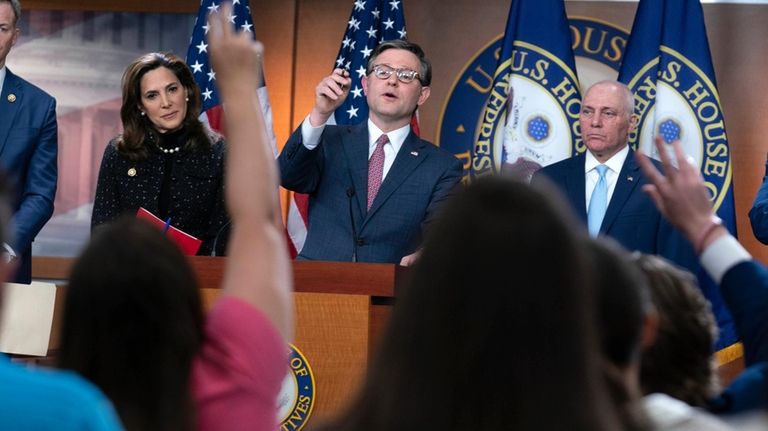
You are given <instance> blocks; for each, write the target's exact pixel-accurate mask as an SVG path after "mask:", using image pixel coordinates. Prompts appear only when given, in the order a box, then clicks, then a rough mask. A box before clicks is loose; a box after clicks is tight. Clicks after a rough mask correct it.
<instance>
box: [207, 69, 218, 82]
mask: <svg viewBox="0 0 768 431" xmlns="http://www.w3.org/2000/svg"><path fill="white" fill-rule="evenodd" d="M208 80H209V81H215V80H216V72H214V71H213V69H211V71H210V72H208Z"/></svg>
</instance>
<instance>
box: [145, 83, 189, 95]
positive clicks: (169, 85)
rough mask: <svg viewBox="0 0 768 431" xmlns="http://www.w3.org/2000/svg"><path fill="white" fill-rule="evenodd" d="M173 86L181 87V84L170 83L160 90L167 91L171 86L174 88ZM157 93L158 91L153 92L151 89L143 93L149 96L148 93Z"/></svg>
mask: <svg viewBox="0 0 768 431" xmlns="http://www.w3.org/2000/svg"><path fill="white" fill-rule="evenodd" d="M174 85H178V86H181V83H180V82H171V83H169V84H167V85H166V86H165V87H163V88H162V90H167V89H168V88H170V87H172V86H174ZM157 91H158V90H155V89H154V88H153V89H151V90H147V91H145V92H144V94H149V93H153V92H155V93H156V92H157Z"/></svg>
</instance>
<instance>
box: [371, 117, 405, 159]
mask: <svg viewBox="0 0 768 431" xmlns="http://www.w3.org/2000/svg"><path fill="white" fill-rule="evenodd" d="M409 133H411V124H410V123H409V124H406V125H405V126H403V127H401V128H399V129H395V130H393V131H391V132H388V133H387V138H389V142H390V144H392V148H394V150H395V154H397V152H398V151H400V147H402V146H403V142H405V139H406V138H407V137H408V134H409ZM383 134H384V132H383V131H381V129H379V128H378V127H377V126H376V125H375V124H373V121H371V119H370V118H369V119H368V154H371V153H372V152H373V150H374V148H376V140H378V139H379V137H380V136H381V135H383Z"/></svg>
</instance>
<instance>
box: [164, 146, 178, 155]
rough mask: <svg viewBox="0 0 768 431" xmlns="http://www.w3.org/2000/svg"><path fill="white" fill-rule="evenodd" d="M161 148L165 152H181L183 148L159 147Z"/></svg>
mask: <svg viewBox="0 0 768 431" xmlns="http://www.w3.org/2000/svg"><path fill="white" fill-rule="evenodd" d="M159 148H160V151H162V152H164V153H165V154H173V153H178V152H179V150H181V147H175V148H163V147H159Z"/></svg>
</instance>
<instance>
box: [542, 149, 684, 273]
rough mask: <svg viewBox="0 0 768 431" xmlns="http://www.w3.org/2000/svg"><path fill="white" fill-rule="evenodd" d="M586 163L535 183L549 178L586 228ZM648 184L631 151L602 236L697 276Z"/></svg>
mask: <svg viewBox="0 0 768 431" xmlns="http://www.w3.org/2000/svg"><path fill="white" fill-rule="evenodd" d="M585 161H586V155H585V154H580V155H577V156H574V157H571V158H568V159H565V160H562V161H560V162H558V163H554V164H552V165H549V166H546V167H544V168H542V169H540V170H539V171H538V172H536V173H535V174H534V176H533V179H532V181H539V180H540V178H541V177H542V176H546V177H548V178H549V179H550V180H551V181H552V182H554V183H555V184H556V185H557V186H559V187H560V189H561V190H562V191H563V193H565V195H566V196H567V198H568V201H569V202H570V204H571V206H572V207H573V209H574V210H575V211H576V214H577V215H578V217H579V218H580V219H581V220H582V222H583V223H584V226H586V225H587V205H586V196H585V195H584V194H585V190H586V184H585V181H586V180H585V173H584V163H585ZM654 163H656V165H657V167H658V166H659V164H658V163H657V162H655V161H654ZM646 183H647V180H646V178H645V175H644V174H643V171H642V170H641V169H640V165H638V164H637V162H636V161H635V152H634V151H633V150H632V149H631V148H630V149H629V154H628V155H627V159H626V160H625V161H624V165H623V166H622V168H621V172H619V177H618V178H617V180H616V187H615V188H614V191H613V196H611V201H610V202H609V203H608V208H607V210H606V213H605V218H604V219H603V224H602V225H601V226H600V233H601V234H604V235H607V236H610V237H611V238H613V239H615V240H616V241H618V242H619V243H620V244H621V245H622V246H624V248H626V249H627V250H633V251H634V250H637V251H640V252H643V253H648V254H658V255H661V256H663V257H665V258H667V259H669V260H671V261H672V262H675V263H676V264H678V265H680V266H683V267H685V268H688V269H690V270H692V271H693V272H694V274H695V273H696V271H697V269H698V264H697V260H696V256H695V254H694V252H693V249H692V248H691V246H690V245H689V244H688V241H686V240H685V239H684V238H683V237H682V235H681V234H680V233H679V232H678V231H677V230H676V229H675V228H674V227H672V225H670V224H669V223H668V222H667V221H666V220H664V218H663V217H662V216H661V213H659V211H658V210H657V209H656V206H655V205H654V203H653V201H652V200H651V198H650V197H648V196H647V195H646V194H645V193H644V192H643V191H642V186H643V184H646Z"/></svg>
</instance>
